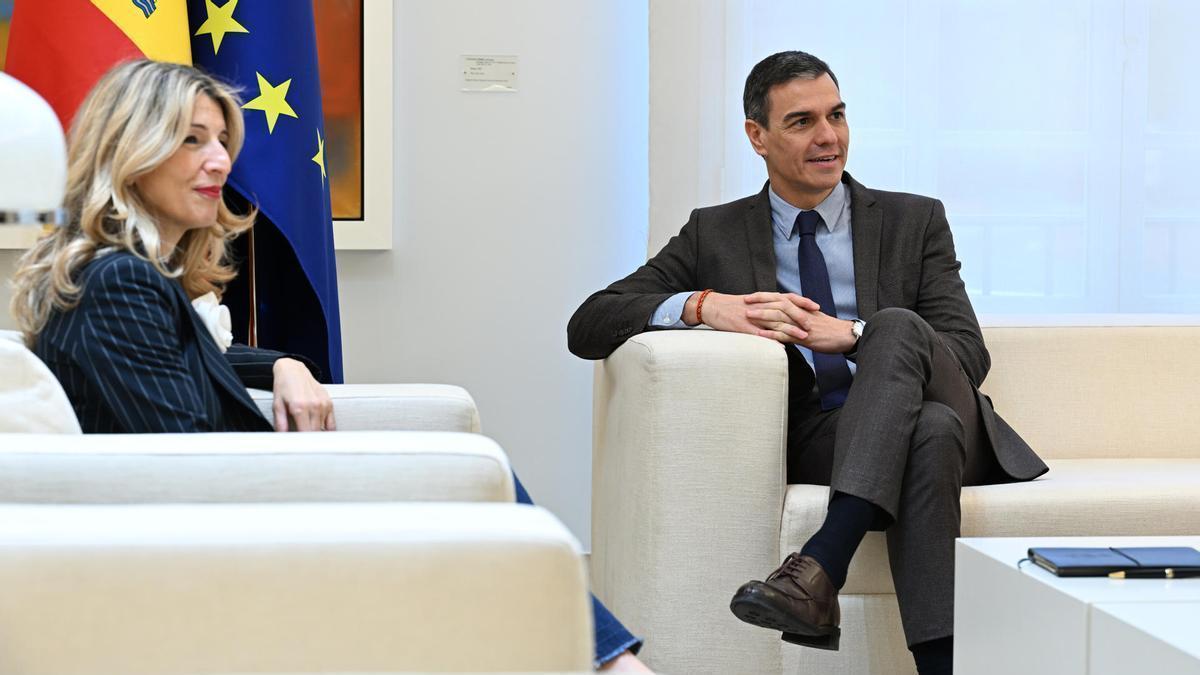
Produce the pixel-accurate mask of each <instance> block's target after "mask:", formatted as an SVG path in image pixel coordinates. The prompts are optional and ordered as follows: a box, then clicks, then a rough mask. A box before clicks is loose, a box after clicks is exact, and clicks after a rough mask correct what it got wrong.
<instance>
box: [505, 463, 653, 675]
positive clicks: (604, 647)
mask: <svg viewBox="0 0 1200 675" xmlns="http://www.w3.org/2000/svg"><path fill="white" fill-rule="evenodd" d="M513 482H514V483H516V486H517V503H519V504H533V500H532V499H530V498H529V493H528V492H526V491H525V486H524V485H521V479H520V478H517V474H516V473H515V472H514V473H513ZM592 618H593V621H592V623H593V624H594V628H595V631H596V660H595V664H596V667H597V668H599V667H600V666H602V665H604V664H605V663H608V662H609V661H612V660H613V659H615V658H617V657H618V656H620V655H621V654H622V653H623V652H624V651H625V650H626V649H628V650H630V651H632V652H633V653H635V654H636V653H637V651H638V650H639V649H641V648H642V641H641V640H639V639H638V638H636V637H634V636H633V633H630V632H629V629H627V628H625V626H623V625H621V622H620V621H618V620H617V617H615V616H613V615H612V612H610V611H608V608H607V607H605V606H604V604H603V603H601V602H600V601H599V600H597V599H596V596H594V595H593V596H592Z"/></svg>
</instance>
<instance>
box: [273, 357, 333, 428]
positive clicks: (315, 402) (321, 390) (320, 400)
mask: <svg viewBox="0 0 1200 675" xmlns="http://www.w3.org/2000/svg"><path fill="white" fill-rule="evenodd" d="M273 372H274V378H275V385H274V392H275V403H274V405H273V406H272V409H273V410H274V413H275V431H291V430H295V431H333V430H334V429H335V428H336V424H335V422H334V419H333V399H331V398H330V397H329V392H327V391H325V387H322V386H321V384H320V383H319V382H317V381H316V380H315V379H314V378H313V376H312V373H310V372H309V370H308V368H307V367H306V366H305V365H304V364H303V363H301V362H299V361H297V360H296V359H290V358H282V359H279V360H277V361H276V362H275V365H274V366H273Z"/></svg>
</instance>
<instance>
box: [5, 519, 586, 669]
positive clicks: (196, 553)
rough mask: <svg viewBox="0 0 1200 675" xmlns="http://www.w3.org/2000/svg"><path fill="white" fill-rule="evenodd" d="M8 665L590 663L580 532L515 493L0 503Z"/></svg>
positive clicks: (219, 666) (446, 665)
mask: <svg viewBox="0 0 1200 675" xmlns="http://www.w3.org/2000/svg"><path fill="white" fill-rule="evenodd" d="M0 584H2V585H3V587H4V588H5V589H6V590H5V593H4V594H3V595H2V596H0V634H3V635H4V639H5V649H4V653H3V655H2V656H0V669H2V670H3V671H4V672H6V673H15V672H21V673H62V674H64V675H70V674H76V675H80V674H83V673H129V674H131V675H132V674H149V673H155V674H157V675H183V674H184V673H189V674H190V673H234V672H239V673H240V672H245V673H250V672H294V673H302V672H303V673H316V672H346V673H349V672H364V673H365V672H401V671H403V672H435V671H436V672H447V671H449V672H482V671H487V672H494V671H506V672H507V671H519V672H543V671H554V672H564V671H585V670H590V669H591V660H592V649H593V648H592V634H591V611H590V607H589V604H588V597H587V579H586V576H585V573H584V566H583V562H582V560H581V557H580V553H579V544H578V542H576V541H575V539H574V537H572V536H571V534H570V533H569V532H568V531H567V529H566V528H565V527H564V526H563V525H562V523H560V522H558V520H557V519H555V518H554V516H552V515H550V514H549V513H548V512H547V511H545V510H543V509H540V508H537V507H530V506H524V505H517V504H412V503H410V504H204V505H177V504H176V505H161V504H159V505H154V504H139V505H134V506H95V505H89V506H30V505H4V506H0Z"/></svg>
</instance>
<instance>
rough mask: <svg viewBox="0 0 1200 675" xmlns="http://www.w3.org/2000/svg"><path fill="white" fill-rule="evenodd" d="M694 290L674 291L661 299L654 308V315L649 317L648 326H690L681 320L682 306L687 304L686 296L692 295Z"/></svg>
mask: <svg viewBox="0 0 1200 675" xmlns="http://www.w3.org/2000/svg"><path fill="white" fill-rule="evenodd" d="M693 292H694V291H684V292H682V293H676V294H675V295H672V296H671V297H669V298H667V299H666V300H663V302H662V304H661V305H659V306H658V309H656V310H654V315H653V316H651V317H650V323H649V325H650V327H652V328H691V326H689V325H687V324H686V323H684V322H683V306H684V305H685V304H687V300H688V298H690V297H691V296H692V293H693Z"/></svg>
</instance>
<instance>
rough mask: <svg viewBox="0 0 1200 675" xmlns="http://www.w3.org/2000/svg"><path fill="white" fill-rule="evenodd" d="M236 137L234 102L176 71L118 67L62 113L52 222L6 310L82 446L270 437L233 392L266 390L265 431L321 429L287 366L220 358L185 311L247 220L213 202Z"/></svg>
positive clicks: (314, 397) (248, 356)
mask: <svg viewBox="0 0 1200 675" xmlns="http://www.w3.org/2000/svg"><path fill="white" fill-rule="evenodd" d="M242 139H243V128H242V115H241V109H240V105H239V102H238V99H237V96H236V94H234V93H233V91H231V90H230V89H229V88H228V87H227V86H226V85H224V84H222V83H221V82H219V81H217V80H215V79H213V78H211V77H209V76H207V75H205V74H204V73H202V72H200V71H198V70H195V69H193V68H190V67H187V66H180V65H174V64H167V63H158V62H154V61H147V60H137V61H129V62H126V63H123V64H120V65H118V66H116V67H115V68H113V69H112V70H110V71H109V72H108V73H107V74H105V75H104V77H103V78H101V80H100V81H99V82H98V83H97V84H96V86H95V88H93V89H92V91H91V93H90V94H89V95H88V97H87V99H86V100H85V101H84V102H83V104H82V105H81V106H80V109H79V111H78V112H77V113H76V115H75V120H74V123H73V124H72V125H71V131H70V134H69V145H68V160H67V190H66V197H65V203H64V209H65V211H66V222H65V224H64V225H63V226H62V227H60V228H58V229H56V230H55V231H54V232H53V233H52V234H50V235H48V236H46V237H44V238H43V239H42V240H41V241H39V242H38V243H37V244H36V245H35V246H34V247H33V248H32V249H30V250H29V251H28V252H27V253H26V254H25V255H24V256H23V257H22V258H21V261H20V263H19V266H18V271H17V273H16V275H15V277H14V285H15V293H14V295H13V300H12V312H13V315H14V316H15V317H16V319H17V323H18V325H19V326H20V328H21V331H22V332H23V333H24V336H25V341H26V343H27V344H28V345H29V347H30V349H32V350H33V351H34V353H36V354H37V355H38V356H39V357H40V358H41V359H42V361H44V362H45V363H46V365H47V366H49V368H50V370H51V371H52V372H53V373H54V374H55V375H56V376H57V377H58V380H59V382H60V383H61V384H62V386H63V389H64V390H66V393H67V397H68V398H69V399H70V400H71V404H72V405H73V406H74V408H75V413H76V416H77V417H78V418H79V424H80V426H81V427H82V428H83V430H84V431H85V432H175V431H265V430H270V429H271V425H270V424H269V423H268V422H267V420H266V419H265V418H263V416H262V415H261V413H259V411H258V408H257V407H256V406H255V405H254V402H253V401H252V400H251V399H250V397H249V395H248V394H247V393H246V387H247V386H256V387H264V388H273V389H274V392H275V405H274V417H275V428H276V429H278V430H287V429H289V428H296V429H299V430H319V429H332V428H333V427H334V418H333V405H332V402H331V400H330V398H329V396H328V394H327V393H326V392H325V390H324V388H322V387H321V386H320V385H319V384H318V383H317V381H316V379H315V378H314V377H313V375H312V373H311V372H310V370H309V367H308V366H306V365H305V364H304V363H302V362H301V361H300V360H298V357H289V356H287V355H285V354H282V353H279V352H274V351H270V350H265V349H253V348H250V347H245V346H240V345H233V346H230V345H228V343H227V340H223V341H222V343H221V344H218V342H217V339H218V337H224V338H228V335H227V334H226V335H220V334H219V333H220V331H219V330H217V329H216V323H217V322H216V321H213V320H210V321H209V322H208V323H206V322H205V320H204V319H202V318H201V317H200V315H199V314H197V311H196V309H195V308H194V307H193V304H192V301H193V300H194V299H196V298H202V297H205V296H207V297H208V298H211V299H213V300H215V296H217V295H219V294H220V292H221V290H222V287H223V285H224V284H225V283H226V282H227V281H229V280H230V279H232V278H233V277H234V275H235V272H234V270H233V269H232V268H231V267H229V266H228V265H227V264H226V262H225V253H226V245H227V244H228V243H229V242H230V241H231V240H232V239H233V238H234V237H236V236H237V235H239V234H241V233H242V232H244V231H246V230H247V229H249V228H250V226H251V224H252V223H253V221H254V213H253V212H251V213H250V214H247V215H244V216H238V215H235V214H233V213H232V212H231V211H230V210H229V208H228V207H227V206H226V205H225V202H224V199H223V198H222V194H221V190H222V187H223V186H224V184H225V180H226V178H227V177H228V176H229V171H230V169H231V168H232V164H233V160H234V158H235V157H236V156H237V154H238V151H239V150H240V149H241V144H242ZM208 294H213V295H212V296H209V295H208ZM210 324H212V326H211V327H210ZM214 333H218V335H216V336H214ZM226 348H228V349H226ZM222 352H224V353H222Z"/></svg>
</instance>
